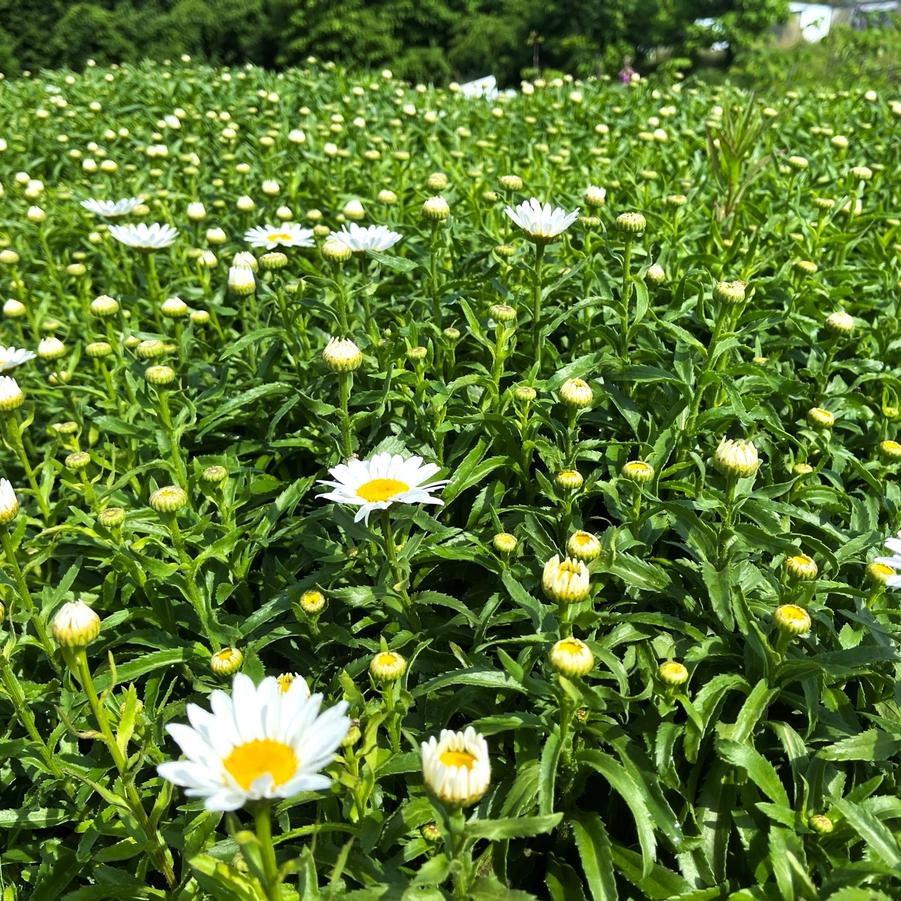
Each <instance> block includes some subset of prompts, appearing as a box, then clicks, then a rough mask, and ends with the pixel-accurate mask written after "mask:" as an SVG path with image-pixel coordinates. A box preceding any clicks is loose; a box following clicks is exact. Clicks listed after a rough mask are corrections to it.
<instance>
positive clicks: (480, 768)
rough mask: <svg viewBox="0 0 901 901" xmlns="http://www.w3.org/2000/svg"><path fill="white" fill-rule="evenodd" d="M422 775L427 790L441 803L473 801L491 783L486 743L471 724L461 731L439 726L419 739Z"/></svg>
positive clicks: (463, 803) (454, 803)
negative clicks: (437, 730)
mask: <svg viewBox="0 0 901 901" xmlns="http://www.w3.org/2000/svg"><path fill="white" fill-rule="evenodd" d="M422 775H423V778H424V779H425V784H426V786H427V787H428V789H429V791H430V792H431V793H432V794H433V795H434V796H435V797H436V798H437V799H438V800H439V801H441V802H442V803H444V804H450V805H453V806H458V807H468V806H469V805H471V804H475V803H476V801H478V800H479V799H481V798H482V796H483V795H484V794H485V792H487V791H488V786H489V785H490V784H491V762H490V760H489V757H488V743H487V742H486V741H485V739H484V737H483V736H482V735H479V733H478V732H476V730H475V729H473V728H472V726H468V727H467V728H466V729H465V730H464V731H463V732H452V731H451V730H450V729H442V730H441V736H440V738H435V736H434V735H433V736H432V737H431V738H430V739H429V740H428V741H424V742H423V743H422Z"/></svg>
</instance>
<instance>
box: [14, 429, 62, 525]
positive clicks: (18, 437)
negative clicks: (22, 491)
mask: <svg viewBox="0 0 901 901" xmlns="http://www.w3.org/2000/svg"><path fill="white" fill-rule="evenodd" d="M3 421H4V423H5V425H6V428H5V430H4V431H5V433H6V434H5V436H4V437H5V438H6V440H7V443H8V444H11V445H12V448H13V450H14V451H15V452H16V456H17V457H18V458H19V462H20V463H21V464H22V469H24V470H25V478H26V479H28V484H29V485H30V486H31V490H32V492H33V493H34V497H35V500H36V501H37V503H38V506H39V507H40V508H41V514H42V516H43V517H44V519H45V520H49V519H50V505H49V504H48V503H47V501H46V499H45V498H44V495H43V494H42V493H41V489H40V488H39V487H38V481H37V478H36V477H35V474H34V470H33V469H32V468H31V464H30V463H29V462H28V454H27V453H26V452H25V442H24V441H23V440H22V430H21V429H20V428H19V420H18V419H17V418H16V414H15V413H12V412H10V413H9V414H8V415H7V416H6V418H5V419H4V420H3Z"/></svg>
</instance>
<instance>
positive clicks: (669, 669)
mask: <svg viewBox="0 0 901 901" xmlns="http://www.w3.org/2000/svg"><path fill="white" fill-rule="evenodd" d="M657 675H658V676H659V677H660V681H661V682H663V683H664V685H669V686H670V687H673V688H675V687H676V686H679V685H684V684H685V683H686V682H687V681H688V670H687V669H686V667H685V664H684V663H680V662H679V661H678V660H667V661H665V662H664V663H661V664H660V666H658V667H657Z"/></svg>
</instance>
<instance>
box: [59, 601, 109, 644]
mask: <svg viewBox="0 0 901 901" xmlns="http://www.w3.org/2000/svg"><path fill="white" fill-rule="evenodd" d="M51 631H52V632H53V637H54V638H55V639H56V643H57V644H59V645H60V646H61V647H64V648H72V649H80V648H86V647H87V646H88V645H89V644H90V643H91V642H92V641H93V640H94V639H95V638H96V637H97V636H98V635H99V634H100V617H99V616H97V614H96V613H95V612H94V611H93V610H92V609H91V608H90V607H89V606H88V605H87V604H85V602H84V601H69V602H68V603H66V604H63V606H62V607H60V609H59V610H58V611H57V612H56V615H55V616H54V617H53V622H52V623H51Z"/></svg>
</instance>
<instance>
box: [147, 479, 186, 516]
mask: <svg viewBox="0 0 901 901" xmlns="http://www.w3.org/2000/svg"><path fill="white" fill-rule="evenodd" d="M187 503H188V494H187V492H186V491H185V490H184V489H183V488H179V487H178V485H165V486H164V487H162V488H158V489H157V490H156V491H154V492H153V494H151V495H150V506H151V507H152V508H153V509H154V510H156V512H157V513H177V512H178V511H179V510H181V509H182V508H183V507H185V506H186V505H187Z"/></svg>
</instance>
